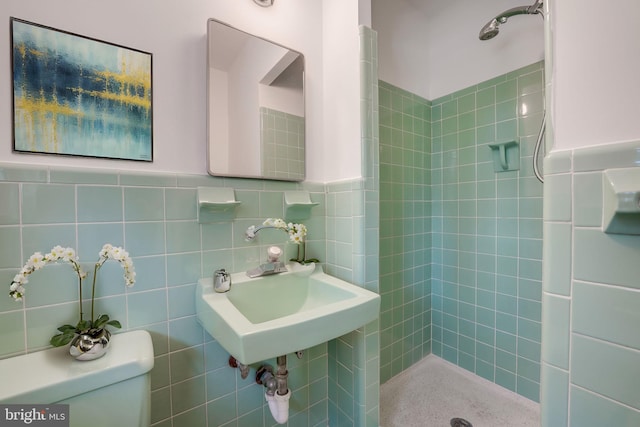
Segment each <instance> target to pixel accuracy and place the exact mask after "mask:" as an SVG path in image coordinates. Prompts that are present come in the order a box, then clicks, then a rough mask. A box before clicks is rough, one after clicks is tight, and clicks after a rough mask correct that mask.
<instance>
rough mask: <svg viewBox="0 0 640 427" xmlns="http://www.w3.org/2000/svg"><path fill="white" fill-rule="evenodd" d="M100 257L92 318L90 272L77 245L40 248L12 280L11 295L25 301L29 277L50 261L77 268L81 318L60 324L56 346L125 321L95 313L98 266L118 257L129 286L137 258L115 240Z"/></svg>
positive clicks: (97, 264) (94, 275)
mask: <svg viewBox="0 0 640 427" xmlns="http://www.w3.org/2000/svg"><path fill="white" fill-rule="evenodd" d="M98 256H99V259H98V261H97V262H96V263H95V265H94V267H93V284H92V288H91V318H90V319H85V318H84V313H83V309H82V280H83V279H84V278H86V277H87V273H86V272H84V271H83V270H82V267H81V266H80V261H79V258H78V256H77V255H76V252H75V250H74V249H73V248H63V247H62V246H54V247H53V248H52V249H51V252H49V253H47V254H44V255H43V254H42V253H41V252H36V253H34V254H33V255H31V257H29V260H28V261H27V263H26V264H25V265H24V267H22V269H21V270H20V272H19V273H18V274H16V275H15V277H14V278H13V280H12V282H11V286H10V287H9V295H10V296H11V297H13V299H14V300H16V301H21V300H22V298H23V297H24V294H25V288H24V286H25V285H26V284H27V283H28V281H29V280H28V279H27V277H28V276H29V275H30V274H32V273H34V272H35V271H38V270H40V269H42V268H44V267H45V266H46V265H47V264H51V263H57V262H67V263H69V264H71V267H72V268H73V270H74V271H75V272H76V275H77V276H78V289H79V298H78V299H79V306H80V309H79V312H80V320H79V321H78V323H77V324H76V325H75V326H74V325H62V326H60V327H59V328H58V331H59V332H60V333H59V334H56V335H54V336H53V337H51V340H50V343H51V345H53V346H54V347H59V346H63V345H65V344H68V343H69V342H71V340H72V339H73V337H74V336H75V334H76V333H80V332H83V331H88V330H92V329H100V328H103V327H105V326H107V325H109V326H113V327H114V328H121V327H122V325H121V324H120V322H118V321H117V320H110V319H109V316H108V315H106V314H102V315H100V316H98V317H97V318H96V317H95V316H94V300H95V293H96V276H97V275H98V270H99V269H100V267H102V266H103V265H104V263H105V262H107V261H108V260H110V259H111V260H114V261H118V262H119V263H120V265H121V266H122V268H123V269H124V280H125V284H126V285H127V287H131V286H133V285H134V284H135V281H136V273H135V270H134V268H133V262H132V261H131V258H130V257H129V254H128V253H127V252H126V251H125V250H124V249H122V248H121V247H118V246H112V245H111V244H109V243H107V244H105V245H104V246H103V247H102V249H101V250H100V252H99V253H98Z"/></svg>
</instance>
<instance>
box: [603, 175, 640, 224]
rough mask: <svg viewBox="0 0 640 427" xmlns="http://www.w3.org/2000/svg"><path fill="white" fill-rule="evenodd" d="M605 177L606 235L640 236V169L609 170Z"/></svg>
mask: <svg viewBox="0 0 640 427" xmlns="http://www.w3.org/2000/svg"><path fill="white" fill-rule="evenodd" d="M602 176H603V201H602V204H603V210H602V228H603V229H604V232H605V233H612V234H633V235H639V234H640V168H637V167H636V168H624V169H607V170H605V171H604V173H603V174H602Z"/></svg>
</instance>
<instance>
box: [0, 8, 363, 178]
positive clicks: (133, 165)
mask: <svg viewBox="0 0 640 427" xmlns="http://www.w3.org/2000/svg"><path fill="white" fill-rule="evenodd" d="M323 3H336V4H335V5H334V6H335V9H336V13H334V14H332V15H331V16H332V17H333V16H334V15H340V11H341V10H344V9H352V8H353V7H356V8H357V0H349V1H344V0H342V1H341V2H340V3H343V4H338V1H337V0H332V2H327V1H324V2H319V1H317V0H277V1H276V2H275V4H274V5H273V6H272V7H269V8H262V7H259V6H257V5H256V4H255V3H254V2H253V1H251V0H181V1H173V2H169V1H166V2H158V1H157V0H136V1H129V0H111V1H109V2H107V3H104V2H87V1H85V0H59V1H55V2H53V1H50V0H2V2H0V23H2V24H1V25H2V26H3V28H4V29H5V31H3V32H2V33H3V34H4V35H3V36H2V37H0V82H1V83H0V84H1V86H0V87H1V88H2V90H1V92H0V93H4V94H7V96H2V98H1V100H0V161H3V162H15V163H28V164H49V165H66V166H78V167H92V168H115V169H121V170H141V171H163V172H165V171H170V172H181V173H197V174H205V173H206V161H205V159H206V155H205V153H206V145H205V143H206V104H205V100H206V83H205V77H206V32H207V20H208V19H209V18H216V19H219V20H221V21H224V22H227V23H229V24H231V25H233V26H235V27H238V28H240V29H242V30H245V31H248V32H252V33H256V34H258V35H260V36H262V37H265V38H267V39H270V40H273V41H275V42H277V43H280V44H282V45H284V46H288V47H290V48H292V49H295V50H297V51H300V52H302V53H303V54H304V55H305V63H306V80H305V89H306V93H307V101H306V102H307V104H306V112H307V142H308V150H307V159H309V160H310V161H309V162H308V166H307V179H308V180H311V181H319V182H324V181H327V180H328V178H327V176H325V174H326V173H327V170H328V169H330V166H331V165H329V166H327V165H326V164H324V161H325V159H326V158H327V156H326V155H325V152H329V153H331V157H332V158H333V157H339V158H341V159H345V160H344V162H345V163H347V159H349V160H348V161H349V162H350V163H351V164H345V165H341V167H340V170H339V171H338V172H337V173H332V174H331V176H332V178H335V179H341V178H348V177H351V176H354V175H358V174H359V170H360V161H359V160H358V161H357V162H356V161H354V160H353V152H354V151H355V149H354V147H357V150H359V144H360V141H359V138H355V142H354V141H353V138H352V136H353V135H352V134H353V133H354V132H353V129H349V128H348V127H347V128H346V129H339V130H332V132H331V136H332V138H331V140H327V139H325V138H324V128H325V126H326V127H328V128H331V129H334V128H336V127H338V128H341V127H342V123H341V121H340V123H338V124H337V125H335V126H334V125H333V124H332V123H331V122H328V123H326V124H325V122H324V121H323V120H324V119H323V105H324V96H325V95H327V94H325V93H324V92H323V84H324V81H323V72H325V71H327V70H328V71H331V69H332V67H334V66H335V64H338V63H337V62H331V63H323V42H322V34H323V29H324V28H323V22H322V21H323ZM352 4H353V5H355V6H353V5H352ZM346 15H348V18H345V19H344V20H343V21H342V22H340V23H339V25H338V26H337V27H335V29H334V27H333V26H328V29H329V30H331V31H332V32H333V34H332V37H334V38H337V37H343V38H344V33H343V32H347V33H348V37H352V36H353V35H352V34H351V33H353V32H355V35H356V38H355V40H356V43H357V25H358V18H357V15H356V16H355V17H351V14H350V13H349V14H346ZM10 16H14V17H17V18H21V19H25V20H27V21H32V22H36V23H39V24H43V25H47V26H51V27H54V28H58V29H62V30H65V31H69V32H73V33H77V34H81V35H84V36H89V37H93V38H97V39H100V40H104V41H108V42H112V43H117V44H121V45H123V46H128V47H132V48H137V49H140V50H143V51H147V52H151V53H153V119H154V122H153V125H154V162H153V163H141V162H127V161H116V160H104V159H90V158H71V157H62V156H52V155H41V156H38V155H28V154H15V153H12V151H11V145H12V143H11V122H12V116H11V96H9V94H10V93H11V76H10V71H9V70H10V69H11V68H10V64H9V58H10V46H9V44H10V41H9V31H8V25H9V17H10ZM347 19H351V20H350V21H347ZM351 27H352V28H351ZM346 45H347V48H348V50H347V51H346V52H345V56H346V57H349V56H350V55H352V54H353V46H352V45H353V41H352V40H348V41H347V42H346ZM332 46H333V48H334V49H339V48H340V47H341V46H340V45H339V44H337V43H336V42H335V39H334V41H333V42H332ZM356 46H357V45H356ZM356 52H357V51H356ZM349 59H350V60H353V61H354V64H353V65H349V67H357V53H356V56H355V58H349ZM353 74H354V73H353V71H352V70H349V71H348V72H347V75H346V76H345V77H348V78H353ZM329 81H330V82H332V81H333V80H332V79H330V80H329ZM354 82H357V80H351V81H350V86H356V87H357V84H356V83H354ZM350 89H351V88H350ZM352 92H353V90H350V91H349V93H348V94H344V96H348V97H353V94H352ZM335 93H336V92H335V91H332V92H330V93H329V94H330V95H335ZM344 96H340V97H339V98H338V99H337V100H336V102H333V101H331V102H333V103H334V104H337V103H340V102H342V101H344V100H345V97H344ZM327 102H330V100H328V101H327ZM354 103H355V104H356V106H357V98H356V100H355V101H353V100H351V99H349V100H348V101H347V104H348V105H345V108H347V107H348V108H352V107H353V104H354ZM357 111H358V110H357V109H356V110H354V111H349V114H347V117H349V116H353V114H357ZM331 119H333V117H332V118H331ZM355 126H356V128H357V126H358V125H357V124H356V125H355ZM343 151H344V152H343ZM357 157H358V159H359V151H358V156H357Z"/></svg>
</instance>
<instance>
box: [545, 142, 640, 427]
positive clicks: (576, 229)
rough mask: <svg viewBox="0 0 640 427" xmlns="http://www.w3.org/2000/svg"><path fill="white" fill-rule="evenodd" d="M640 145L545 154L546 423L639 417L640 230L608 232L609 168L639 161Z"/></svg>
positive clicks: (591, 425)
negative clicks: (605, 212) (605, 213)
mask: <svg viewBox="0 0 640 427" xmlns="http://www.w3.org/2000/svg"><path fill="white" fill-rule="evenodd" d="M638 150H640V142H638V141H631V142H625V143H619V144H608V145H606V146H597V147H588V148H581V149H576V150H569V151H563V152H556V153H552V155H551V156H549V157H548V158H547V159H546V160H545V169H546V170H549V171H550V172H549V175H548V176H547V178H548V179H547V180H545V187H546V188H545V190H546V191H545V195H544V198H545V199H544V203H545V211H544V226H545V233H546V234H545V246H544V262H545V277H544V311H543V313H544V320H543V330H542V337H543V348H542V349H543V351H542V383H541V401H542V407H541V409H542V426H543V427H553V426H556V425H567V426H575V427H577V426H581V427H582V426H586V427H596V426H602V425H624V426H635V425H638V423H640V394H639V393H638V387H637V375H636V373H637V366H638V364H640V341H639V340H638V333H637V330H638V324H639V323H640V315H639V314H638V310H637V307H638V303H640V300H639V294H638V288H639V285H638V275H639V274H640V267H639V266H638V262H637V260H638V259H639V257H640V236H638V235H625V234H607V233H604V232H603V227H604V226H605V225H606V224H603V222H604V221H603V220H604V218H603V215H602V212H603V208H604V206H603V203H604V202H603V200H604V197H603V188H604V186H605V185H610V184H609V183H608V182H606V181H605V180H604V171H606V170H609V169H619V168H630V167H637V164H638V163H637V159H638V152H639V151H638ZM549 182H551V183H554V184H555V185H553V186H551V185H549V184H548V183H549ZM567 195H569V199H568V200H567ZM547 235H548V236H550V237H551V238H552V239H551V238H550V239H547ZM563 421H564V422H563Z"/></svg>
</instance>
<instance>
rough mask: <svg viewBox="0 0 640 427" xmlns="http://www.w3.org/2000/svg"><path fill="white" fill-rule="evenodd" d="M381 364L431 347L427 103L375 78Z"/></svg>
mask: <svg viewBox="0 0 640 427" xmlns="http://www.w3.org/2000/svg"><path fill="white" fill-rule="evenodd" d="M379 86H380V90H379V93H380V104H379V109H380V296H381V298H382V308H381V313H380V365H381V374H380V377H381V381H383V382H384V381H386V380H388V379H389V378H391V377H393V376H394V375H396V374H398V373H400V372H401V371H402V370H404V369H406V368H408V367H409V366H411V365H412V364H413V363H415V362H417V361H418V360H420V359H421V358H422V357H424V356H426V355H427V354H429V353H430V352H431V307H430V303H431V289H430V288H431V281H430V267H431V266H430V264H431V216H430V214H431V202H430V200H431V187H430V185H429V184H430V179H431V177H430V174H429V165H430V146H431V137H430V135H431V116H430V114H431V103H430V102H429V101H427V100H425V99H423V98H420V97H418V96H416V95H413V94H411V93H409V92H406V91H404V90H402V89H400V88H397V87H394V86H392V85H390V84H388V83H385V82H380V83H379Z"/></svg>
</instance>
